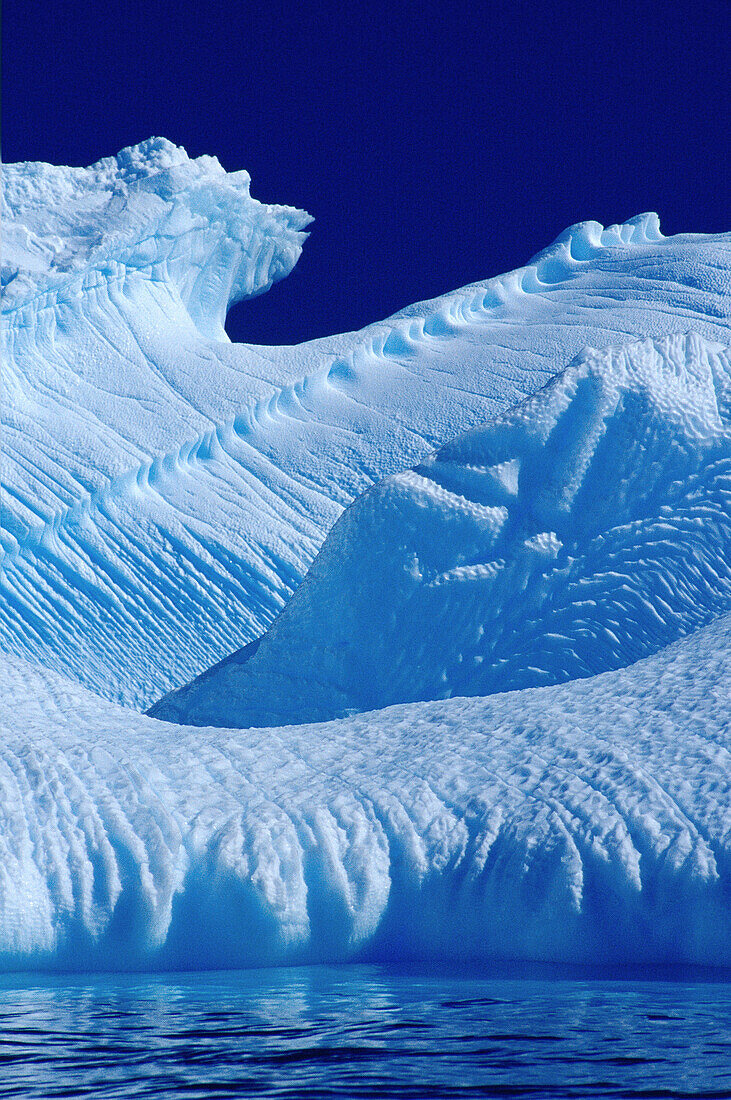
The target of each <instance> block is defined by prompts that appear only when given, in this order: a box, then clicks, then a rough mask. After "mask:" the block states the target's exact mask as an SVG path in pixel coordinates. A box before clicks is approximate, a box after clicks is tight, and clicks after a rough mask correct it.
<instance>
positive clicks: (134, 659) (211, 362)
mask: <svg viewBox="0 0 731 1100" xmlns="http://www.w3.org/2000/svg"><path fill="white" fill-rule="evenodd" d="M308 222H309V218H308V216H307V215H306V214H304V213H303V212H301V211H297V210H294V209H293V208H291V207H277V206H267V205H264V204H261V203H258V202H256V201H255V200H254V199H252V198H251V196H250V193H249V177H248V175H247V174H246V173H233V174H227V173H225V172H224V170H223V169H222V168H221V166H220V165H219V164H218V162H217V161H215V159H214V158H210V157H202V158H198V159H197V160H190V159H189V158H188V157H187V154H186V153H185V152H184V150H182V149H178V148H176V147H175V146H173V145H171V144H170V143H169V142H166V141H163V140H162V139H151V140H150V141H148V142H145V143H143V144H142V145H140V146H136V147H134V148H131V149H126V150H123V151H122V152H121V153H120V154H119V155H118V156H117V157H112V158H108V159H106V160H103V161H100V162H99V163H98V164H96V165H93V166H92V167H91V168H88V169H79V168H56V167H53V166H50V165H43V164H24V165H9V166H5V167H4V168H3V229H4V245H3V271H2V279H3V286H4V294H3V316H2V326H3V344H4V361H3V377H4V388H5V399H4V403H3V410H2V417H3V424H2V431H3V446H4V469H3V490H4V491H3V501H2V507H3V511H2V525H1V526H2V548H1V549H2V553H3V555H4V559H3V568H2V573H1V577H0V579H1V583H2V599H1V600H0V645H2V646H3V647H4V648H6V649H7V650H9V651H11V652H14V653H16V654H17V655H18V656H21V657H24V658H26V659H28V660H31V661H33V660H36V661H39V662H41V663H42V664H44V665H46V666H48V667H52V668H55V669H56V671H58V672H59V673H61V674H63V675H66V676H68V677H70V678H71V679H74V680H77V681H78V682H79V683H82V684H84V685H85V686H87V687H89V688H90V689H91V690H93V691H95V692H97V693H99V694H101V695H103V696H105V697H106V698H109V699H112V700H114V701H116V702H120V703H124V704H126V705H130V706H134V707H135V708H138V709H140V710H143V709H145V708H147V707H149V706H150V704H152V703H153V702H154V701H155V700H156V699H158V698H159V697H160V696H162V695H163V694H165V693H166V692H169V691H171V690H172V689H174V688H177V687H180V686H182V685H183V684H185V683H187V682H189V681H190V680H191V679H193V678H194V677H195V676H196V675H198V674H199V673H201V672H203V671H204V670H205V669H207V668H209V667H210V666H211V665H212V664H214V663H215V662H216V661H219V660H221V659H222V658H223V657H225V656H227V655H228V654H230V653H231V652H232V651H233V650H235V649H237V648H239V647H241V646H244V645H246V644H248V643H250V642H253V641H255V640H256V639H257V638H259V637H260V636H261V635H262V634H263V633H264V631H265V630H266V629H267V627H269V626H270V625H271V623H272V622H273V620H274V619H275V618H276V616H277V615H278V614H279V612H280V611H281V610H282V609H283V607H284V606H285V604H286V603H287V601H288V599H289V597H290V596H291V594H292V592H293V591H294V589H295V588H296V587H297V586H298V584H299V583H300V581H301V580H302V578H303V577H304V575H305V574H306V572H307V570H308V569H309V567H310V565H311V564H312V562H313V560H314V559H315V556H316V555H317V553H318V551H319V549H320V547H321V546H322V544H323V542H324V539H325V536H326V534H327V532H328V531H329V530H330V528H331V527H332V525H333V523H334V522H335V521H336V520H337V519H338V517H339V516H340V515H341V514H342V512H343V510H344V509H345V508H346V507H347V506H348V505H349V504H350V503H351V502H352V501H353V500H354V499H355V498H356V497H357V496H359V495H360V494H361V493H362V492H363V491H364V490H365V489H367V488H368V487H369V486H371V485H372V484H374V483H375V482H377V481H379V480H380V479H382V478H383V477H386V476H387V475H389V474H392V473H395V472H397V471H400V470H404V469H407V468H409V467H411V466H414V465H415V464H417V463H418V462H419V461H421V460H422V459H424V458H426V456H427V455H428V454H429V453H430V452H432V451H433V450H434V449H435V448H437V447H439V446H440V445H442V444H445V443H447V442H448V441H449V440H450V439H453V438H454V437H455V436H457V435H459V434H461V433H463V432H465V431H468V430H469V429H471V428H475V427H477V426H478V425H480V424H482V423H484V422H485V421H487V420H489V419H492V418H494V417H495V416H497V415H499V414H500V413H501V412H502V411H505V410H507V409H508V408H510V407H511V406H512V405H514V404H515V403H516V402H518V401H520V400H522V399H523V398H525V397H527V396H529V395H530V394H532V393H534V392H535V391H536V390H537V389H540V388H541V387H542V386H543V385H545V383H546V382H547V381H549V380H550V379H551V378H552V377H553V376H554V375H556V374H557V373H559V372H560V371H561V370H563V369H564V368H565V366H566V364H567V363H568V362H569V361H570V360H571V359H572V358H573V357H574V356H576V355H577V354H579V353H580V352H581V351H582V350H583V349H584V348H585V347H587V346H590V347H595V348H600V349H601V348H604V347H607V346H609V345H610V344H616V343H618V342H621V341H624V340H630V339H632V338H633V337H634V338H637V339H646V338H651V339H655V340H657V339H662V338H664V337H666V336H669V335H673V334H678V333H683V332H686V331H688V330H690V329H692V330H693V331H694V332H696V333H697V334H698V335H699V336H701V337H703V338H704V339H707V340H710V341H712V342H713V341H716V342H720V343H722V344H724V343H728V339H727V337H728V324H729V293H728V279H729V270H731V237H730V236H729V235H728V234H717V235H713V236H704V235H700V234H683V235H679V236H673V237H667V238H665V237H663V236H662V234H661V233H660V229H659V223H658V219H657V217H656V216H655V215H642V216H640V217H637V218H633V219H630V220H629V221H628V222H626V223H625V224H623V225H615V226H610V227H608V228H606V229H602V227H601V226H600V225H599V224H598V223H596V222H584V223H581V224H579V225H577V226H573V227H572V228H571V229H569V230H567V231H566V232H565V233H563V234H561V236H560V237H559V238H558V239H557V241H556V242H555V243H554V244H553V245H552V246H551V247H549V248H548V249H546V250H545V251H544V252H542V253H539V254H538V256H536V257H535V258H534V259H533V261H531V262H530V263H529V264H528V265H527V266H526V267H524V268H521V269H519V270H518V271H515V272H511V273H509V274H507V275H502V276H498V277H497V278H493V279H487V280H485V281H484V282H481V283H476V284H474V285H472V286H469V287H465V288H463V289H461V290H458V291H455V292H453V293H451V294H447V295H445V296H443V297H442V298H439V299H436V300H435V301H431V302H424V303H419V304H417V305H414V306H411V307H409V308H408V309H406V310H403V311H402V312H401V313H399V314H397V315H396V316H394V317H392V318H390V319H389V320H387V321H383V322H379V323H377V324H374V325H371V326H369V327H367V328H366V329H364V330H363V331H361V332H357V333H347V334H342V335H336V336H333V337H329V338H326V339H321V340H315V341H312V342H310V343H307V344H304V345H299V346H295V347H280V348H272V347H257V346H250V345H242V344H238V345H233V344H231V343H230V342H228V340H227V338H226V337H225V333H224V331H223V328H222V320H223V316H224V314H225V310H226V307H227V305H228V304H229V302H231V301H236V300H240V299H241V298H245V297H246V296H247V295H248V296H250V295H251V294H255V293H260V292H262V291H264V290H265V289H266V287H267V286H268V285H270V284H271V283H272V282H273V281H274V280H275V279H277V278H280V277H282V276H283V275H285V274H286V273H287V272H288V271H289V270H291V268H292V266H293V265H294V263H295V262H296V259H297V257H298V255H299V252H300V249H301V247H302V245H303V243H304V238H305V230H306V227H307V225H308Z"/></svg>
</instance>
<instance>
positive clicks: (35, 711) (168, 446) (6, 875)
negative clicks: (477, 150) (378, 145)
mask: <svg viewBox="0 0 731 1100" xmlns="http://www.w3.org/2000/svg"><path fill="white" fill-rule="evenodd" d="M3 203H4V207H3V231H4V241H3V270H2V279H3V286H4V288H5V290H4V295H3V332H2V335H3V384H4V394H3V405H2V439H3V455H2V460H3V464H2V490H3V492H2V524H1V530H0V534H1V537H2V548H3V551H4V557H3V561H2V571H1V574H0V576H1V583H2V593H1V595H0V968H6V969H12V968H28V967H33V966H44V967H46V966H49V967H54V966H55V967H63V968H68V967H70V968H87V967H88V968H94V967H101V968H106V969H109V968H111V969H116V968H122V967H171V966H182V967H204V966H211V965H216V966H219V965H220V966H236V965H249V964H261V963H274V962H298V961H303V962H305V961H317V960H325V959H328V960H338V961H339V960H345V959H352V958H370V959H389V958H394V957H397V958H399V959H403V958H404V957H408V956H414V957H420V958H428V959H439V958H443V959H480V960H483V961H489V960H490V959H495V958H499V959H540V960H555V961H566V962H588V963H597V962H598V963H603V964H605V965H612V964H614V963H617V962H627V963H639V964H647V963H674V964H678V963H699V964H709V965H716V966H725V967H731V766H730V765H731V757H730V755H729V750H730V746H729V737H730V732H731V722H730V719H729V714H730V713H731V646H730V645H729V642H730V641H731V613H730V612H729V523H730V513H731V509H730V508H729V474H730V470H729V463H731V448H730V445H729V413H730V403H731V397H730V393H729V353H728V346H729V326H728V317H729V298H730V297H731V296H730V295H729V273H730V271H731V236H729V235H717V236H714V237H704V236H699V235H684V236H678V237H671V238H663V237H662V235H661V234H660V232H659V228H658V223H657V219H656V218H655V217H654V216H653V215H643V216H641V217H639V218H635V219H632V220H631V221H629V222H628V223H626V224H625V225H621V226H612V227H609V228H608V229H602V227H601V226H599V225H597V224H596V223H594V222H585V223H582V224H581V225H578V226H574V227H572V228H571V229H570V230H567V231H566V233H564V234H562V235H561V237H559V239H558V240H557V241H556V242H555V244H554V245H552V246H551V248H549V249H548V250H546V251H545V252H544V253H541V254H539V256H537V257H536V258H535V259H534V260H533V261H532V262H531V263H530V264H529V265H528V266H527V267H525V268H522V269H520V270H519V271H517V272H513V273H511V274H509V275H504V276H500V277H498V278H496V279H491V280H488V281H486V282H484V283H480V284H475V285H474V286H471V287H467V288H464V289H463V290H459V291H455V292H454V293H452V294H448V295H445V296H444V297H443V298H441V299H438V300H436V301H434V302H428V303H421V304H418V305H415V306H412V307H410V308H409V309H407V310H404V311H403V312H401V313H400V314H398V315H396V316H395V317H393V318H391V319H389V320H387V321H384V322H381V323H379V324H376V325H372V326H370V327H369V328H367V329H364V330H363V331H362V332H360V333H351V334H344V335H340V336H333V337H331V338H328V339H324V340H318V341H313V342H311V343H309V344H305V345H301V346H298V347H284V348H263V347H253V346H247V345H236V346H234V345H232V344H230V343H229V342H228V341H227V339H226V337H225V334H224V332H223V329H222V321H223V318H224V316H225V310H226V306H227V304H228V302H229V301H232V300H235V299H238V298H241V297H246V296H248V295H251V294H255V293H259V292H261V291H263V290H265V289H266V288H267V287H268V286H269V285H270V284H271V283H272V282H273V281H274V279H276V278H279V277H281V276H282V275H285V274H286V273H287V272H288V271H289V270H290V269H291V268H292V266H293V264H294V263H295V262H296V260H297V257H298V255H299V250H300V248H301V246H302V243H303V239H304V232H303V231H304V229H305V227H306V225H307V224H308V217H307V215H305V214H303V213H301V212H299V211H296V210H294V209H291V208H288V207H273V206H265V205H263V204H260V203H257V202H256V201H255V200H253V199H252V198H251V197H250V195H249V181H248V176H246V174H245V173H235V174H234V175H227V174H226V173H225V172H224V171H223V169H222V168H221V167H220V165H219V164H218V163H217V161H215V160H213V159H211V158H200V159H198V160H196V161H191V160H189V158H188V157H187V155H186V154H185V153H184V151H183V150H180V149H176V148H175V147H174V146H172V145H170V144H169V143H168V142H164V141H161V140H159V139H153V140H151V141H149V142H146V143H144V144H143V145H141V146H138V147H135V148H132V149H127V150H123V151H122V153H120V154H119V155H118V156H117V157H116V158H110V159H108V160H105V161H101V162H100V163H99V164H97V165H94V166H92V167H91V168H89V169H59V168H52V167H51V166H48V165H39V164H35V165H15V166H10V167H9V168H6V169H4V195H3ZM567 364H568V366H567ZM416 463H421V465H419V466H418V467H416V468H415V469H411V470H410V469H409V467H414V466H415V464H416ZM383 479H385V480H383ZM374 482H378V484H376V485H375V486H374V484H373V483H374ZM364 490H369V491H368V492H365V495H362V494H363V493H364ZM356 498H358V499H356ZM353 501H355V503H354V504H353V503H352V502H353ZM349 506H350V507H349ZM346 508H348V511H346V513H345V515H342V512H343V510H344V509H346ZM339 516H341V517H342V518H341V519H340V522H339V523H338V524H337V525H336V526H335V528H334V529H333V530H332V531H331V533H330V535H329V536H328V531H330V529H331V528H332V526H333V524H334V523H335V521H336V520H337V519H338V517H339ZM323 543H324V545H323ZM318 552H319V553H318ZM313 559H314V566H313V568H312V570H311V572H310V574H309V576H308V577H307V579H306V580H305V583H304V584H303V585H302V586H301V588H299V589H298V591H297V593H296V594H295V596H294V597H293V598H292V600H291V604H289V606H287V608H286V610H285V611H284V613H283V614H281V616H280V617H279V618H277V613H278V612H280V611H281V609H282V608H283V607H284V606H285V604H287V600H288V598H289V597H290V595H291V593H292V591H293V589H294V588H295V587H296V586H297V585H298V583H299V582H300V581H301V580H302V578H303V577H304V576H305V574H306V573H307V571H308V568H309V566H310V565H311V564H312V562H313ZM273 620H276V621H274V623H273ZM272 623H273V625H272ZM267 627H270V629H269V630H268V631H267ZM245 643H251V644H250V645H249V648H248V649H245V650H244V652H243V653H240V654H238V655H236V656H234V657H233V658H231V659H229V660H227V661H225V662H224V663H223V664H222V665H219V666H217V667H215V668H213V669H211V670H210V672H209V674H208V675H206V676H204V677H203V678H201V679H199V680H198V681H196V682H195V683H193V684H192V685H190V686H189V687H188V688H187V689H186V690H184V691H183V692H180V693H179V694H175V695H172V696H170V697H168V698H167V699H166V700H165V701H164V702H163V703H162V704H161V705H160V708H159V711H158V712H159V713H163V712H164V713H166V714H168V715H170V716H174V717H175V718H176V721H178V720H180V719H181V717H183V718H184V719H185V721H186V722H187V723H190V722H195V723H199V722H201V721H208V722H210V721H217V722H221V723H222V724H223V725H222V728H211V727H201V726H200V725H191V724H173V723H168V722H165V721H156V720H154V719H152V718H149V717H146V716H144V715H141V714H139V713H138V712H137V711H136V710H134V709H131V707H130V706H121V705H119V704H118V702H116V701H124V702H126V703H129V704H132V705H134V706H137V707H141V706H144V705H147V704H148V703H149V702H151V701H152V700H153V699H155V698H157V697H158V696H159V695H161V694H162V693H163V692H165V691H167V690H168V689H170V688H171V687H174V686H176V685H179V684H181V683H185V682H186V681H188V680H190V678H191V677H192V676H194V675H196V674H197V673H199V672H201V671H202V670H203V669H205V668H209V667H210V665H211V664H212V663H213V662H214V661H216V660H218V659H219V658H221V657H223V656H225V655H226V654H229V653H231V652H232V651H233V650H235V649H236V648H237V647H239V646H242V645H244V644H245ZM668 643H670V644H669V645H668ZM638 658H639V660H638ZM91 689H93V690H91ZM507 689H520V690H507ZM105 695H106V696H107V697H108V698H104V697H103V696H105ZM426 697H431V698H430V701H423V700H424V699H425V698H426ZM115 700H116V701H115ZM418 700H422V701H418ZM387 703H393V704H395V705H392V706H389V707H386V708H385V709H374V708H376V707H378V708H383V707H384V704H387ZM344 712H347V716H346V717H343V718H341V719H338V720H328V721H321V722H320V723H319V724H302V721H303V719H309V718H318V719H319V718H328V719H332V716H334V715H336V714H341V713H344ZM246 723H252V724H256V728H248V729H245V728H230V727H233V726H234V725H236V726H240V725H243V724H246ZM264 723H266V725H264ZM285 723H287V724H285ZM289 723H299V724H289ZM226 727H229V728H226Z"/></svg>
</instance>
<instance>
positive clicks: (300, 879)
mask: <svg viewBox="0 0 731 1100" xmlns="http://www.w3.org/2000/svg"><path fill="white" fill-rule="evenodd" d="M730 713H731V617H729V616H726V617H724V618H720V619H717V620H716V621H715V622H714V623H713V624H711V625H710V626H708V627H706V628H703V629H701V630H699V631H697V632H696V633H694V634H693V635H691V636H690V637H688V638H685V639H683V640H682V641H681V642H678V643H676V644H675V645H674V646H671V647H670V648H668V649H665V650H662V651H661V652H660V653H658V654H656V655H654V656H653V657H650V658H647V659H646V660H643V661H640V662H638V663H636V664H634V665H632V666H631V667H630V668H627V669H623V670H619V671H616V672H609V673H605V674H604V675H602V676H595V677H591V678H590V679H586V680H579V681H574V682H572V683H569V684H563V685H559V686H556V687H548V688H538V689H527V690H524V691H520V692H512V693H508V694H503V695H495V696H492V697H489V698H473V699H450V700H446V701H438V702H431V703H411V704H405V705H404V704H401V705H399V706H395V707H391V708H389V709H387V710H383V711H378V712H371V713H369V714H364V715H358V716H355V717H353V718H350V719H347V720H344V721H338V722H331V723H327V724H322V725H309V726H289V727H286V728H283V729H254V730H225V729H224V730H220V729H219V730H214V729H199V728H186V727H180V726H174V725H167V724H166V723H163V722H155V721H153V720H151V719H148V718H144V717H142V716H140V715H138V714H136V713H135V712H133V711H131V710H126V709H123V708H121V707H117V706H115V705H114V704H111V703H107V702H106V701H105V700H102V699H99V698H98V697H95V696H93V695H91V694H90V693H88V692H87V691H85V690H84V689H83V688H81V687H80V686H78V685H75V684H73V683H71V682H70V681H64V680H62V679H61V678H60V677H58V676H57V675H56V674H54V673H50V672H47V671H44V670H40V669H34V668H32V667H30V666H28V665H26V664H25V663H24V662H22V661H20V660H19V659H17V658H12V657H7V656H6V657H5V658H3V667H2V674H1V675H0V716H1V721H2V727H3V737H2V743H1V744H0V784H1V786H0V792H1V795H0V868H2V872H1V875H2V877H1V878H0V966H2V967H4V968H25V969H27V968H28V967H29V966H59V967H62V968H68V967H70V968H72V969H78V968H82V969H83V968H91V967H99V968H103V969H119V968H123V967H127V966H131V967H143V968H144V967H180V966H182V967H188V968H196V967H210V966H238V965H261V964H271V963H280V962H314V961H322V960H330V961H344V960H347V959H353V958H361V959H362V958H366V959H371V960H380V961H385V960H388V959H393V958H397V959H400V960H403V959H405V958H408V957H417V958H421V959H432V960H434V959H450V960H463V961H464V960H467V959H477V960H481V961H482V962H489V961H490V960H491V959H494V958H503V959H545V960H552V961H562V960H563V961H567V962H585V963H603V964H605V965H610V966H611V965H614V964H616V963H619V962H624V963H635V964H648V963H676V964H677V963H697V964H708V965H713V966H731V919H730V918H729V914H730V913H731V904H730V903H731V848H730V847H729V842H730V838H731V743H730V741H729V714H730Z"/></svg>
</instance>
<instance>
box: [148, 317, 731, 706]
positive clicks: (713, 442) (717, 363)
mask: <svg viewBox="0 0 731 1100" xmlns="http://www.w3.org/2000/svg"><path fill="white" fill-rule="evenodd" d="M364 547H367V548H368V549H367V553H364ZM729 561H731V359H730V357H729V350H728V348H724V347H723V346H722V345H720V344H710V343H708V342H707V341H704V340H703V339H702V338H701V337H698V336H696V335H693V334H689V335H685V336H674V337H669V338H667V339H665V340H663V341H658V342H653V341H650V340H648V341H643V342H640V343H631V344H624V345H622V346H620V347H617V348H612V349H607V350H605V351H602V352H598V351H592V352H588V353H585V354H583V355H581V356H579V357H578V358H577V359H576V360H575V361H574V362H573V363H572V364H571V365H570V366H569V367H567V369H566V370H565V371H564V372H563V373H561V374H560V375H559V376H558V377H557V378H556V379H554V380H553V381H552V382H551V383H549V385H547V386H546V387H545V388H544V389H542V390H540V391H539V392H538V393H537V394H535V395H534V396H533V397H532V398H530V399H528V400H526V401H524V402H523V403H521V404H520V405H518V406H516V408H514V409H513V410H511V411H510V412H508V413H506V414H504V415H503V416H501V417H499V418H497V419H496V420H494V421H492V422H491V423H489V424H488V425H486V426H485V427H483V428H479V429H476V430H474V431H472V432H470V433H467V434H466V435H464V436H461V437H459V438H458V439H456V440H454V441H452V442H450V443H447V444H445V446H444V447H442V448H441V449H440V450H439V451H437V452H436V454H434V455H433V456H431V457H430V458H429V459H428V460H427V461H426V462H424V463H423V464H422V465H420V466H419V467H417V468H416V469H415V470H413V471H410V472H408V473H403V474H395V475H393V476H392V477H391V478H389V479H386V480H384V481H382V482H380V483H379V484H378V485H377V486H376V487H375V488H373V489H372V490H371V491H370V492H368V493H367V494H365V495H364V496H363V497H361V498H360V499H359V500H358V501H356V502H355V504H353V505H352V506H351V507H350V508H349V509H348V511H347V512H346V513H345V515H344V516H343V517H342V518H341V519H340V520H339V522H338V523H337V524H336V526H335V528H334V529H333V531H332V532H331V533H330V535H329V536H328V539H327V540H326V542H325V544H324V546H323V548H322V550H321V551H320V554H319V556H318V558H317V559H316V561H315V563H314V565H313V567H312V568H311V570H310V572H309V574H308V576H307V577H306V579H305V581H304V582H303V584H302V585H301V587H300V588H299V589H298V591H297V592H296V593H295V594H294V596H293V597H292V599H291V600H290V602H289V604H288V605H287V607H286V609H285V610H284V612H283V613H282V615H281V616H280V617H279V619H278V620H277V621H276V623H275V624H274V626H273V627H272V628H271V629H270V631H269V632H268V633H267V634H266V635H265V636H264V637H263V638H262V639H261V642H260V644H259V645H258V647H257V649H256V651H255V652H253V655H252V651H251V650H250V649H249V650H244V651H243V653H242V654H240V655H238V656H234V657H232V658H229V659H227V660H225V661H224V662H223V663H222V664H221V665H220V666H217V667H216V668H214V669H213V670H211V671H209V672H206V673H204V674H203V675H202V676H201V677H200V678H199V679H198V680H196V681H194V682H193V683H192V684H191V685H189V686H187V687H185V688H182V689H180V691H178V692H177V693H175V694H173V695H171V696H168V697H167V698H166V699H163V700H162V701H161V702H160V703H158V704H157V705H156V707H154V708H153V710H152V711H151V713H152V714H154V715H155V716H157V717H161V718H166V719H174V720H177V721H185V722H189V723H190V722H192V723H194V724H196V725H227V726H234V725H235V726H260V725H269V724H271V725H282V724H285V723H288V722H305V721H314V720H323V719H327V718H334V717H337V716H339V715H342V714H348V713H351V712H353V711H360V710H372V709H374V708H376V707H383V706H388V705H390V704H391V703H395V702H403V701H406V700H418V699H438V698H448V697H450V696H452V695H491V694H493V693H495V692H501V691H509V690H514V689H517V688H524V687H532V686H539V685H544V684H550V683H560V682H562V681H566V680H574V679H577V678H579V677H585V676H591V675H595V674H597V673H599V672H604V671H606V670H608V669H613V668H619V667H621V666H623V665H627V664H631V663H632V662H633V661H636V660H638V659H639V658H640V657H643V656H646V655H648V654H649V653H652V652H653V651H654V650H656V649H659V648H660V647H662V646H664V645H667V644H669V643H670V642H672V641H674V640H675V639H676V638H678V637H679V636H682V635H683V634H688V633H691V632H692V631H693V630H695V629H697V628H698V627H699V626H703V625H705V624H706V623H708V622H709V621H711V620H712V619H713V618H715V617H716V616H717V615H721V614H724V613H725V612H727V611H729V610H731V570H730V569H729Z"/></svg>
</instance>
